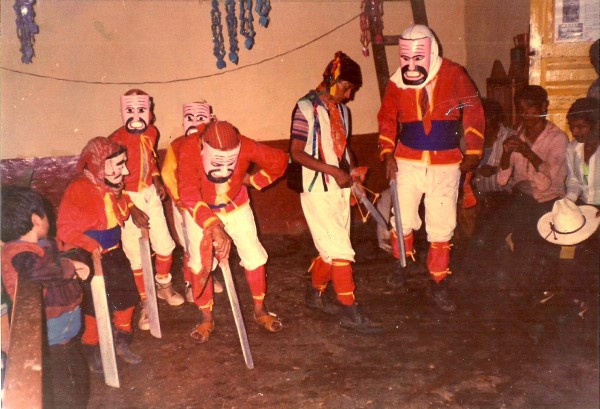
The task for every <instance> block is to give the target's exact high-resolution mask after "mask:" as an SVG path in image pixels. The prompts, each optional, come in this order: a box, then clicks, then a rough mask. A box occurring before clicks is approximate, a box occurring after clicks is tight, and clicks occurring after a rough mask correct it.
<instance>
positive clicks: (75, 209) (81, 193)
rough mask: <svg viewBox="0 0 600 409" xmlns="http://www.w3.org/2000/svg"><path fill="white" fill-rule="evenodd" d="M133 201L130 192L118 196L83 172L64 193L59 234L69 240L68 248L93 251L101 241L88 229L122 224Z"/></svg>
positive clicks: (66, 241) (59, 219)
mask: <svg viewBox="0 0 600 409" xmlns="http://www.w3.org/2000/svg"><path fill="white" fill-rule="evenodd" d="M132 205H133V203H132V202H131V199H130V198H129V196H128V195H127V194H126V193H123V195H122V196H121V197H120V198H119V199H117V198H116V197H115V196H114V194H112V193H110V192H109V191H104V190H103V189H102V188H101V187H100V186H98V185H96V184H94V183H92V182H91V181H90V180H89V179H88V178H86V177H85V176H80V177H78V178H77V179H75V180H74V181H73V182H71V184H70V185H69V186H68V187H67V190H66V191H65V193H64V195H63V197H62V200H61V202H60V206H59V208H58V218H57V221H56V229H57V232H56V236H57V238H58V239H59V240H60V241H62V242H63V243H65V250H67V249H69V248H73V247H80V248H83V249H84V250H87V251H89V252H92V251H94V250H95V249H97V248H99V247H100V244H99V243H98V242H97V241H96V240H94V239H92V238H91V237H89V236H87V235H86V234H84V232H86V231H88V230H108V229H111V228H113V227H115V226H117V225H119V226H122V225H123V223H124V222H125V220H127V219H128V218H129V207H130V206H132Z"/></svg>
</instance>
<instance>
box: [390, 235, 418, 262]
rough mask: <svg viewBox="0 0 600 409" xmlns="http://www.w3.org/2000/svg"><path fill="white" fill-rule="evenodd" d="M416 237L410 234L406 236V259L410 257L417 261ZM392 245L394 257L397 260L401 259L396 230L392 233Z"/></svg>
mask: <svg viewBox="0 0 600 409" xmlns="http://www.w3.org/2000/svg"><path fill="white" fill-rule="evenodd" d="M414 241H415V239H414V236H413V233H412V232H410V233H408V234H407V235H406V236H404V254H405V255H406V257H410V258H412V259H413V260H414V259H415V257H414V253H415V250H414ZM390 244H391V245H392V256H394V257H395V258H397V259H398V260H399V259H400V243H398V236H397V234H396V231H395V230H392V231H391V232H390Z"/></svg>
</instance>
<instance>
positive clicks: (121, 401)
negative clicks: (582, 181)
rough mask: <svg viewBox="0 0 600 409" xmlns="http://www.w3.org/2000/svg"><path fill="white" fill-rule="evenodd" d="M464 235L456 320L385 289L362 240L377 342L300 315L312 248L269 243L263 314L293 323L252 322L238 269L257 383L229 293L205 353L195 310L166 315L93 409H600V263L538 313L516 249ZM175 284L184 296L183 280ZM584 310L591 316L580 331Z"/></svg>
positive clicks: (385, 264) (360, 259)
mask: <svg viewBox="0 0 600 409" xmlns="http://www.w3.org/2000/svg"><path fill="white" fill-rule="evenodd" d="M468 225H469V223H468V222H465V221H464V220H463V227H462V229H463V230H462V231H460V230H459V231H458V232H457V237H456V239H455V240H454V247H453V254H452V260H453V261H452V263H453V264H452V270H453V272H454V274H453V275H452V276H451V280H452V281H451V292H452V295H453V296H454V298H455V300H456V301H457V304H458V310H457V311H456V312H454V313H442V312H440V311H438V310H437V309H436V307H435V306H434V305H433V304H432V303H431V302H430V301H429V300H428V298H427V297H426V293H425V288H426V285H427V277H426V276H423V277H413V279H412V280H411V281H410V282H409V284H408V285H407V288H405V289H403V290H391V289H389V288H388V286H387V284H386V276H387V275H388V273H389V272H390V271H391V270H392V269H393V268H394V266H395V265H394V262H393V260H392V258H391V256H390V255H389V254H387V253H385V252H384V251H382V250H380V249H379V247H378V245H377V240H376V237H375V225H374V223H373V222H372V221H369V222H368V223H366V224H363V225H358V226H355V227H354V228H353V236H352V237H353V243H354V245H355V250H356V253H357V256H356V264H355V265H354V270H355V280H356V283H357V291H356V296H357V300H358V301H359V302H360V304H361V305H362V307H363V309H364V311H365V312H366V313H367V314H368V315H369V316H370V317H371V318H373V319H375V320H378V321H380V322H381V323H382V324H383V326H384V327H385V331H384V332H383V333H381V334H370V335H364V334H358V333H354V332H350V331H348V330H345V329H343V328H341V327H340V326H339V325H338V322H337V320H336V319H335V318H332V317H329V316H327V315H325V314H323V313H320V312H315V311H313V310H309V309H307V308H306V307H305V306H304V295H305V291H306V287H307V284H308V283H309V275H308V274H307V273H306V269H307V267H308V265H309V263H310V260H311V258H312V257H314V256H315V255H316V253H315V250H314V249H313V245H312V241H311V239H310V236H309V235H308V234H301V235H299V236H263V237H262V241H263V244H264V246H265V248H266V249H267V251H268V253H269V256H270V258H269V262H268V264H267V271H268V286H269V293H268V296H267V302H268V306H269V307H270V309H271V310H272V311H274V312H276V313H277V314H278V315H280V316H281V317H282V318H283V319H284V324H285V328H284V330H283V331H282V332H280V333H277V334H270V333H267V332H265V331H264V330H262V329H260V328H259V327H258V326H257V325H256V324H255V323H254V322H253V320H252V315H251V299H250V296H249V293H248V290H247V286H246V283H245V280H244V278H243V271H242V269H241V267H239V265H238V264H237V263H238V259H237V256H235V255H233V256H232V260H231V266H232V270H233V273H234V277H235V280H236V283H237V284H236V285H237V289H238V294H239V297H240V302H241V304H242V308H243V310H244V313H245V323H246V328H247V331H248V338H249V342H250V346H251V350H252V355H253V359H254V364H255V368H254V369H252V370H250V369H247V368H246V366H245V364H244V360H243V357H242V352H241V348H240V344H239V340H238V337H237V333H236V330H235V325H234V321H233V317H232V313H231V309H230V306H229V302H228V299H227V295H226V293H222V294H217V295H216V298H215V304H216V305H215V318H216V328H215V331H214V332H213V334H212V336H211V339H210V341H209V342H208V343H206V344H203V345H195V344H194V343H193V342H191V339H190V337H189V333H190V331H191V330H192V328H193V326H194V323H195V322H196V320H197V319H198V318H199V316H198V312H197V311H196V309H195V308H194V306H193V305H191V304H186V305H184V306H182V307H169V306H168V305H166V304H164V303H162V302H161V303H160V304H159V310H160V316H161V325H162V332H163V338H162V339H156V338H153V337H152V336H151V335H150V334H149V333H148V332H143V331H139V330H136V333H135V338H134V342H133V344H132V348H133V349H134V350H135V351H137V352H138V353H140V354H141V356H142V357H143V360H144V361H143V362H142V363H141V364H139V365H137V366H128V365H127V364H124V363H123V362H122V361H119V370H120V378H121V388H120V389H113V388H110V387H108V386H106V385H104V383H103V378H102V377H101V376H98V375H94V376H93V379H92V396H91V399H90V403H89V408H90V409H100V408H123V409H124V408H140V409H142V408H144V409H148V408H335V409H351V408H570V409H575V408H585V409H591V408H598V407H599V392H598V386H599V382H598V379H599V373H598V369H599V366H598V254H597V253H596V254H591V255H588V256H589V257H588V261H589V260H592V262H588V263H587V264H586V263H583V264H582V267H581V269H579V271H577V275H578V277H577V280H575V281H576V285H575V286H574V287H571V288H562V291H561V292H560V293H559V294H558V295H557V296H556V297H554V298H552V299H551V300H550V301H548V302H546V303H540V302H539V300H540V299H541V298H542V297H543V296H542V294H543V291H544V290H545V288H544V286H543V285H535V283H534V284H533V285H531V286H526V287H523V286H522V285H521V284H518V282H519V280H518V279H517V278H516V277H512V276H511V274H512V272H511V270H510V268H508V267H507V265H510V264H507V263H510V257H511V253H510V251H509V250H508V247H506V246H500V247H497V248H490V247H489V246H487V245H485V244H482V243H481V242H480V241H478V240H477V239H475V238H474V237H475V236H473V237H470V232H469V228H466V226H468ZM418 239H419V241H420V242H423V240H424V239H423V237H421V236H419V237H418ZM423 253H424V252H423V251H421V254H423ZM554 267H555V265H553V264H550V265H548V264H545V265H541V264H540V265H539V270H540V271H539V272H540V273H541V274H544V272H545V271H546V270H548V271H549V270H552V269H553V268H554ZM217 276H218V274H217ZM175 280H176V286H177V288H178V289H179V290H183V282H182V278H181V275H179V276H177V275H176V276H175ZM571 281H573V280H571ZM577 297H579V298H587V302H588V304H589V306H590V308H589V310H588V311H587V313H586V314H585V316H584V318H583V319H582V318H580V317H579V316H578V315H577V313H578V312H579V311H580V309H579V308H578V305H576V304H575V303H574V301H573V300H574V299H575V298H577ZM579 298H578V299H579ZM136 318H137V316H136Z"/></svg>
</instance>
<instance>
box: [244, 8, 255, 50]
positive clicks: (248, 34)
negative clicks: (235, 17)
mask: <svg viewBox="0 0 600 409" xmlns="http://www.w3.org/2000/svg"><path fill="white" fill-rule="evenodd" d="M253 21H254V18H253V17H252V0H240V34H241V35H243V36H244V37H245V38H246V41H245V42H244V46H245V47H246V49H247V50H251V49H252V47H253V46H254V36H255V35H256V32H255V31H254V24H253V23H252V22H253Z"/></svg>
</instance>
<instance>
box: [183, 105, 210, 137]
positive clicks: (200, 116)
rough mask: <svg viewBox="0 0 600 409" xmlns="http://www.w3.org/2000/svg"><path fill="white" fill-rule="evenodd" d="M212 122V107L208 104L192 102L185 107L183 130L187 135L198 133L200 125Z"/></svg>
mask: <svg viewBox="0 0 600 409" xmlns="http://www.w3.org/2000/svg"><path fill="white" fill-rule="evenodd" d="M209 122H210V105H208V104H207V103H206V102H191V103H189V104H184V105H183V129H184V130H185V135H186V136H187V135H190V134H193V133H196V132H198V125H199V124H207V123H209Z"/></svg>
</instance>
